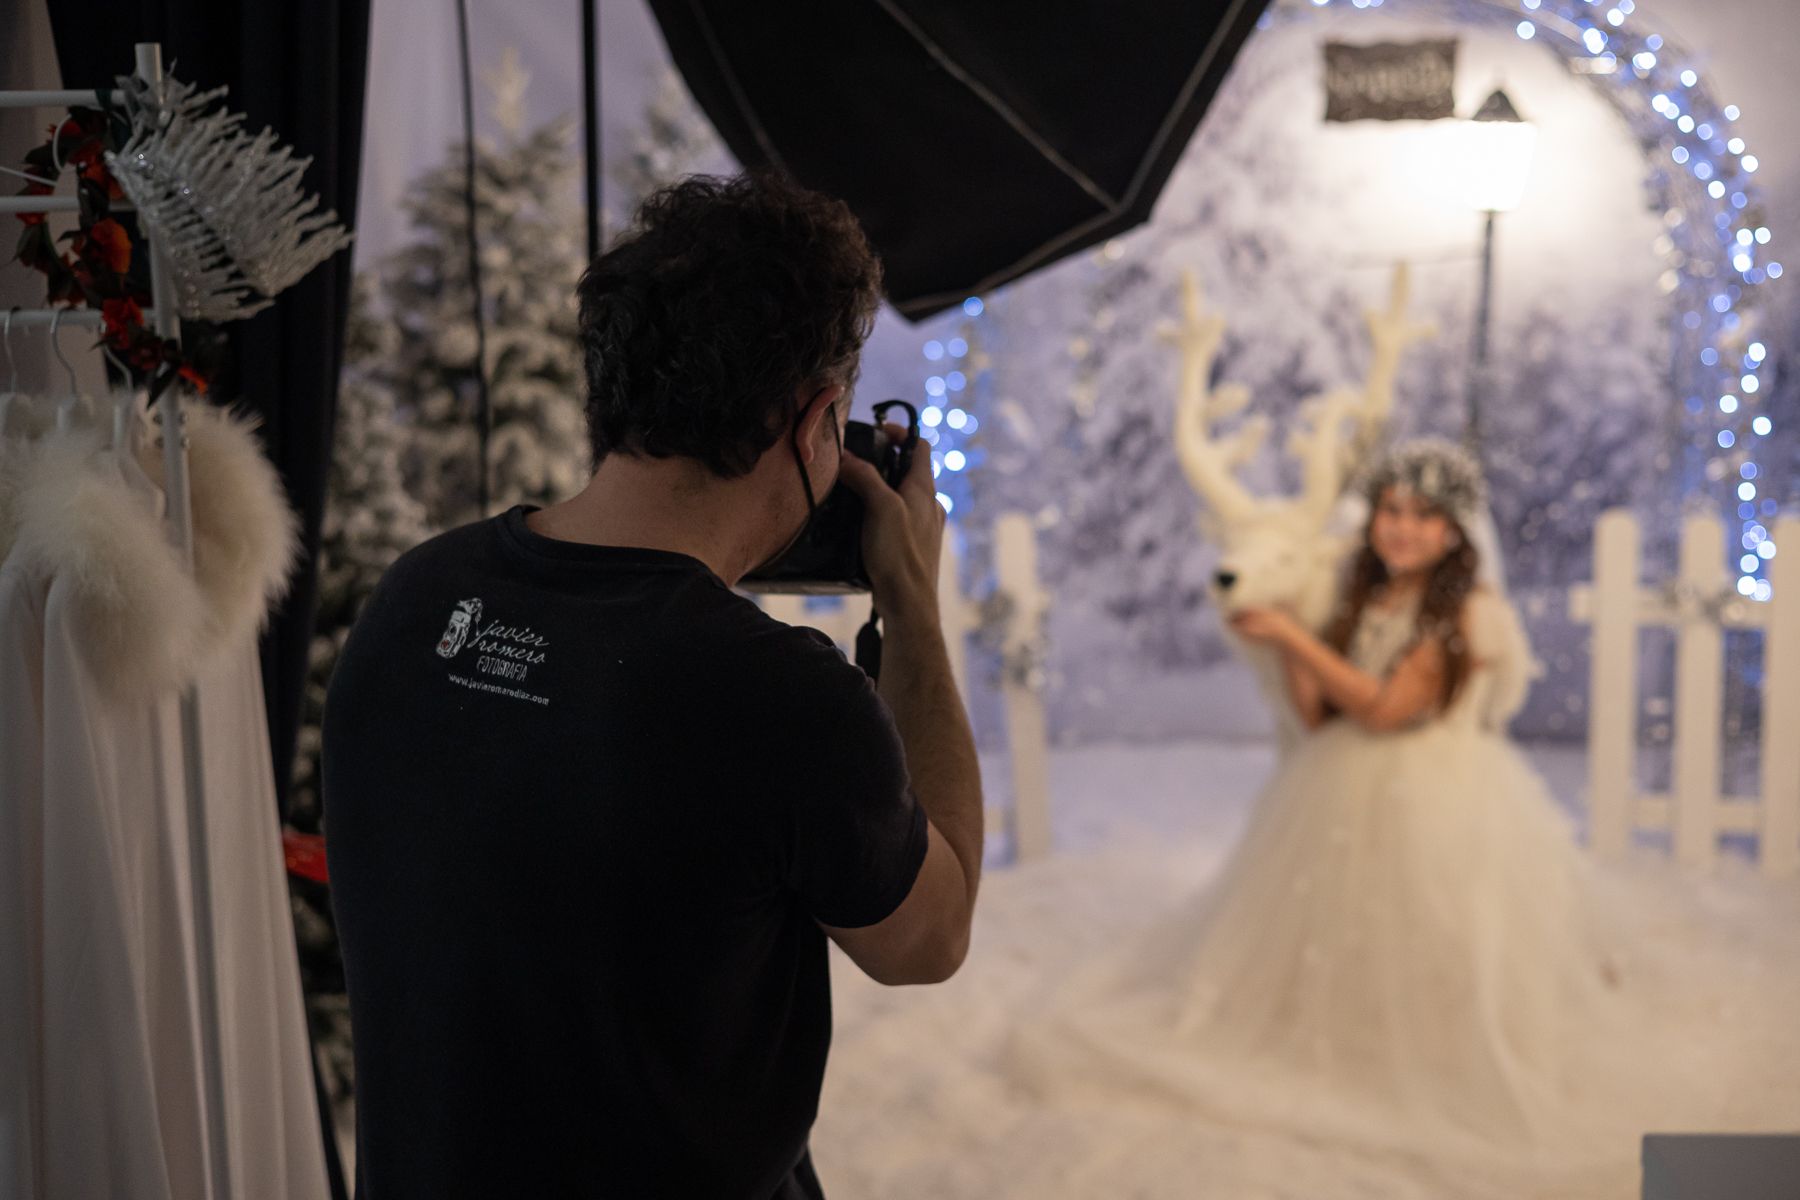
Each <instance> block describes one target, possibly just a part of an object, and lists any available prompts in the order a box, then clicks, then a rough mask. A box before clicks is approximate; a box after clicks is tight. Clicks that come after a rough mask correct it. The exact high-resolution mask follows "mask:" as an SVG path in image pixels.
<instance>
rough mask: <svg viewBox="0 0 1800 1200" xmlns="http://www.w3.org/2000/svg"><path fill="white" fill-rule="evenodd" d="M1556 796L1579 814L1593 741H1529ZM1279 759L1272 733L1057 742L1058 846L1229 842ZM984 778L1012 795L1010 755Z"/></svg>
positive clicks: (992, 853) (999, 850)
mask: <svg viewBox="0 0 1800 1200" xmlns="http://www.w3.org/2000/svg"><path fill="white" fill-rule="evenodd" d="M1524 749H1525V751H1526V753H1527V755H1528V756H1529V757H1530V759H1531V761H1532V763H1533V764H1534V765H1535V766H1536V767H1537V769H1538V772H1539V773H1540V774H1541V775H1543V777H1544V779H1545V781H1546V782H1547V783H1548V784H1549V785H1550V790H1551V791H1552V792H1553V793H1554V794H1555V795H1556V798H1557V799H1558V800H1559V801H1561V802H1562V804H1563V806H1564V807H1565V808H1566V809H1568V811H1569V813H1570V815H1571V816H1572V817H1573V818H1574V819H1575V820H1576V821H1577V823H1580V820H1581V795H1582V790H1583V788H1584V787H1585V772H1586V770H1587V750H1586V747H1584V746H1581V745H1571V744H1566V743H1541V744H1536V745H1529V746H1525V747H1524ZM1274 764H1275V747H1274V745H1273V743H1271V742H1265V741H1189V742H1169V743H1156V744H1147V745H1135V744H1124V743H1111V744H1100V745H1090V746H1078V747H1061V748H1057V749H1053V750H1052V751H1051V752H1050V821H1051V828H1052V831H1053V836H1054V839H1055V843H1056V849H1057V852H1058V853H1059V854H1068V855H1088V854H1093V853H1096V852H1100V851H1106V850H1117V849H1124V848H1130V847H1133V846H1137V845H1141V844H1158V845H1168V844H1170V843H1192V844H1195V845H1198V846H1210V847H1214V848H1222V847H1223V846H1225V845H1227V844H1228V843H1229V842H1230V841H1231V840H1232V839H1234V838H1235V837H1236V836H1237V832H1238V830H1239V828H1240V827H1241V826H1242V824H1243V821H1244V818H1245V816H1246V815H1247V814H1248V812H1249V810H1250V804H1251V802H1252V801H1253V800H1255V798H1256V794H1257V792H1258V790H1259V789H1260V788H1261V787H1262V785H1263V782H1264V781H1265V780H1266V779H1268V777H1269V773H1270V772H1271V770H1273V768H1274ZM981 771H982V780H983V783H984V785H985V787H986V790H987V794H988V803H989V806H990V807H992V806H993V805H994V804H995V803H996V802H999V803H1001V804H1008V803H1010V800H1009V796H1010V791H1011V782H1010V778H1009V772H1008V768H1007V762H1006V758H1005V757H1004V756H1003V755H1000V754H984V755H983V756H982V760H981ZM988 835H989V836H988V863H989V866H990V867H1002V869H1010V868H1004V867H1003V864H1005V863H1006V862H1007V861H1008V860H1009V858H1010V848H1009V847H1008V846H1007V844H1006V839H1005V836H1004V831H1002V830H995V829H990V830H989V831H988Z"/></svg>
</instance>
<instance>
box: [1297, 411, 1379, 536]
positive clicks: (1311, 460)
mask: <svg viewBox="0 0 1800 1200" xmlns="http://www.w3.org/2000/svg"><path fill="white" fill-rule="evenodd" d="M1363 400H1364V394H1363V393H1361V392H1358V391H1355V390H1354V389H1351V388H1338V389H1336V390H1335V391H1331V392H1327V393H1326V394H1325V395H1323V396H1314V397H1313V398H1312V399H1310V400H1308V401H1307V402H1306V403H1305V405H1304V406H1303V407H1302V408H1301V410H1300V417H1301V422H1302V423H1301V424H1300V425H1299V426H1298V427H1297V428H1296V429H1295V430H1294V431H1293V432H1292V433H1291V434H1289V435H1288V442H1287V452H1288V454H1289V455H1291V456H1292V457H1294V458H1296V459H1298V460H1299V461H1300V470H1301V480H1302V482H1301V491H1300V499H1299V507H1300V509H1301V511H1302V512H1305V513H1306V514H1307V515H1308V516H1310V517H1312V518H1314V519H1315V520H1319V521H1323V520H1324V519H1325V518H1326V517H1328V516H1330V515H1331V509H1332V506H1333V505H1334V504H1336V503H1337V498H1338V495H1339V494H1340V493H1341V492H1342V491H1343V489H1344V478H1345V473H1346V464H1345V453H1344V452H1345V448H1346V446H1347V445H1348V444H1349V442H1350V441H1353V440H1354V436H1355V435H1352V437H1351V438H1349V439H1346V438H1345V437H1344V434H1343V428H1344V423H1345V422H1346V421H1351V420H1357V421H1358V422H1359V423H1360V418H1361V416H1362V414H1363Z"/></svg>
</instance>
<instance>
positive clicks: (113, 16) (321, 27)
mask: <svg viewBox="0 0 1800 1200" xmlns="http://www.w3.org/2000/svg"><path fill="white" fill-rule="evenodd" d="M49 2H50V17H51V26H52V29H53V31H54V33H55V37H56V56H57V59H58V61H59V63H60V65H61V67H62V75H63V80H64V85H65V86H67V87H89V86H94V85H97V84H104V83H108V82H110V81H111V80H112V79H113V78H114V77H115V76H117V75H127V74H130V73H131V70H132V65H133V63H134V62H135V53H134V50H133V46H134V44H135V43H137V42H151V41H154V42H161V43H162V47H163V67H164V69H165V70H169V71H171V72H172V73H173V74H175V75H177V76H179V77H180V78H181V79H182V80H184V81H186V82H189V83H194V84H198V85H199V86H201V87H203V88H210V87H216V86H218V85H220V84H224V85H226V86H228V87H229V88H230V89H231V91H230V92H229V93H228V95H227V97H226V100H227V103H229V104H230V106H231V107H232V108H234V109H237V110H239V111H241V112H243V113H244V114H246V116H247V117H248V122H247V124H248V127H249V128H250V129H251V130H258V129H261V128H262V127H263V126H265V125H266V126H269V127H270V128H272V129H273V130H274V131H275V132H276V134H277V135H278V136H279V137H280V138H281V139H282V140H283V141H285V142H287V143H288V144H290V145H292V146H293V147H294V148H295V150H296V151H297V152H298V153H300V154H303V155H307V156H309V157H311V159H312V166H311V167H309V168H308V169H307V173H306V177H305V185H306V187H307V188H308V190H310V191H314V192H317V193H318V194H319V195H320V196H321V197H322V198H323V202H324V205H325V207H328V208H335V209H336V210H337V214H338V217H339V219H340V220H342V221H343V222H344V224H345V225H347V226H350V227H352V228H354V225H355V220H356V182H357V169H358V166H359V164H360V162H361V154H362V127H363V89H364V77H365V74H366V69H367V65H368V51H369V0H307V2H306V3H304V4H244V3H242V2H241V0H80V2H79V3H77V2H75V0H49ZM350 275H351V272H350V251H348V250H346V251H343V252H341V253H339V254H337V255H335V256H334V257H332V258H331V259H329V260H328V261H326V262H325V263H324V264H322V265H321V266H319V267H318V268H316V269H315V270H313V271H312V272H311V273H310V274H309V275H307V276H306V278H304V279H302V280H301V281H300V282H299V283H297V284H295V285H294V286H293V287H292V288H290V289H288V291H286V292H284V293H282V295H281V296H280V297H279V298H278V299H277V300H276V302H275V305H274V307H272V308H269V309H267V310H265V311H263V312H261V313H259V314H258V315H257V316H255V317H253V318H251V319H250V320H248V321H239V322H236V323H235V324H233V325H231V326H229V327H228V329H229V338H230V344H229V351H228V353H227V355H226V361H225V363H224V366H223V368H222V370H221V371H220V373H219V376H218V378H217V379H216V380H215V382H214V387H213V390H212V393H211V398H213V399H215V400H224V401H228V402H236V403H239V404H241V405H242V406H243V407H245V408H248V409H249V410H251V411H253V412H255V413H256V414H257V415H258V416H260V417H261V419H262V430H261V433H262V439H263V445H264V447H265V449H266V450H267V451H268V454H269V459H270V461H271V462H273V463H274V464H275V467H276V469H277V470H279V471H280V472H281V478H282V481H283V483H285V484H286V486H287V492H288V499H289V501H290V502H291V503H292V505H293V507H294V511H295V512H296V513H298V514H299V516H300V524H301V539H302V545H303V548H304V554H305V558H304V561H303V563H302V564H301V566H300V569H299V570H298V571H297V572H296V573H295V575H294V581H293V587H292V589H291V590H290V591H289V592H288V595H287V599H286V601H285V602H284V603H283V605H282V606H281V608H280V610H279V611H277V612H276V613H275V614H274V618H273V620H272V622H271V625H270V628H269V631H268V633H267V634H266V635H265V636H264V638H263V644H262V670H263V690H264V696H265V698H266V700H267V702H268V703H267V706H268V714H269V742H270V745H271V746H272V748H273V750H274V757H275V793H276V796H277V797H278V799H279V802H280V805H281V809H282V812H283V813H284V814H285V813H286V811H287V795H288V785H289V783H290V782H291V776H292V773H293V760H294V740H295V738H296V736H297V734H298V731H299V727H300V710H301V699H302V689H303V688H304V686H305V683H306V665H307V651H308V648H309V645H310V642H311V638H312V625H313V609H314V605H315V602H316V599H317V592H318V575H317V571H316V569H315V563H316V557H317V553H318V548H319V525H320V520H321V518H322V516H323V513H324V505H325V479H326V472H327V470H328V468H329V465H330V461H331V434H332V425H333V416H334V414H335V412H336V408H337V377H338V366H339V363H340V360H341V357H342V351H343V341H344V317H345V314H346V313H347V312H348V310H349V304H350Z"/></svg>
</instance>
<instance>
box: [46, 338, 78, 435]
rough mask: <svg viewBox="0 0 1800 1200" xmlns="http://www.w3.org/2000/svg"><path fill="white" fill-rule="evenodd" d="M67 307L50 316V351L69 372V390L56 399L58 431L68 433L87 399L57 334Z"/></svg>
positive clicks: (73, 366) (73, 365)
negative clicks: (81, 405)
mask: <svg viewBox="0 0 1800 1200" xmlns="http://www.w3.org/2000/svg"><path fill="white" fill-rule="evenodd" d="M67 311H68V310H67V309H63V308H59V309H57V310H56V312H55V314H54V315H52V316H51V318H50V352H51V353H52V354H55V355H56V361H57V362H59V363H61V364H62V365H63V370H65V371H67V372H68V373H69V391H68V394H67V395H65V396H61V397H58V398H57V401H56V432H58V433H67V432H69V430H70V429H71V428H73V427H74V425H75V409H76V406H77V405H79V404H81V402H82V401H83V400H85V399H86V397H85V396H83V395H82V394H81V381H80V380H79V379H77V378H76V377H75V364H73V363H71V362H70V361H69V360H68V358H67V357H65V356H64V355H63V351H62V339H61V338H59V337H57V336H56V332H57V326H59V325H61V324H62V319H63V314H64V313H65V312H67Z"/></svg>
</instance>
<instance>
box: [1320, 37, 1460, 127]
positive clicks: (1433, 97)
mask: <svg viewBox="0 0 1800 1200" xmlns="http://www.w3.org/2000/svg"><path fill="white" fill-rule="evenodd" d="M1455 84H1456V39H1455V38H1434V39H1432V40H1430V41H1422V42H1376V43H1374V44H1373V45H1368V46H1353V45H1350V44H1349V43H1347V42H1326V43H1325V119H1326V120H1327V121H1438V120H1442V119H1443V118H1445V117H1448V116H1451V115H1453V114H1454V112H1455V108H1456V97H1455V95H1454V89H1455Z"/></svg>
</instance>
